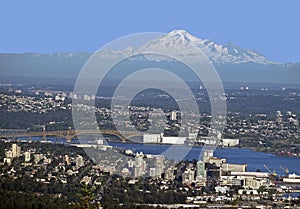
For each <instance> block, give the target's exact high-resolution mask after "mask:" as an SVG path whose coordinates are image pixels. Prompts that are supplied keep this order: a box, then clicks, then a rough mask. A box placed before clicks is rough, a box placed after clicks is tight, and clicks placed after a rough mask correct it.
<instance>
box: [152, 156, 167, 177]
mask: <svg viewBox="0 0 300 209" xmlns="http://www.w3.org/2000/svg"><path fill="white" fill-rule="evenodd" d="M164 159H165V158H164V156H163V155H161V156H157V157H156V159H155V165H154V167H155V177H156V178H161V175H162V173H163V172H164Z"/></svg>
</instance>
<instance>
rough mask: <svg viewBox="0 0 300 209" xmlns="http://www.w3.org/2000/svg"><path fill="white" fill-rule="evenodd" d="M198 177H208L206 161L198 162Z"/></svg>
mask: <svg viewBox="0 0 300 209" xmlns="http://www.w3.org/2000/svg"><path fill="white" fill-rule="evenodd" d="M196 177H197V178H205V177H206V170H205V163H204V162H202V161H201V160H199V161H198V162H197V174H196Z"/></svg>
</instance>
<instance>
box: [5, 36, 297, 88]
mask: <svg viewBox="0 0 300 209" xmlns="http://www.w3.org/2000/svg"><path fill="white" fill-rule="evenodd" d="M157 37H158V36H157ZM177 49H178V51H177V52H179V53H176V54H177V55H178V54H179V55H182V57H184V58H185V59H189V61H193V62H200V61H201V60H199V55H198V54H197V53H195V49H196V50H197V51H198V49H199V50H201V51H202V52H203V53H204V54H205V55H206V57H207V59H209V60H210V61H211V62H212V63H213V64H214V66H215V68H216V70H217V72H218V73H219V76H220V77H221V79H222V80H223V81H233V82H240V81H243V82H271V83H274V82H277V83H297V84H299V78H300V64H299V63H288V64H282V63H276V62H272V61H270V60H268V59H267V58H266V57H264V56H263V55H261V54H259V53H257V52H255V51H253V50H247V49H243V48H240V47H237V46H235V45H233V44H230V43H229V44H224V45H223V44H218V43H215V42H213V41H211V40H208V39H200V38H197V37H195V36H193V35H191V34H189V33H188V32H186V31H184V30H174V31H172V32H170V33H168V34H165V35H161V36H159V37H158V38H155V39H152V40H150V41H148V42H146V43H144V44H143V45H140V46H139V47H135V48H134V47H133V46H128V47H127V48H124V49H121V50H120V49H119V50H114V49H109V48H106V49H105V50H102V51H100V52H98V53H97V54H96V56H100V57H101V58H105V59H111V58H117V59H119V58H124V57H130V56H131V58H130V59H129V60H132V61H133V62H132V64H133V65H136V64H139V63H137V62H136V61H138V62H144V61H148V60H150V61H156V62H157V61H162V60H164V61H170V60H169V59H166V58H165V57H163V56H153V55H151V56H149V55H142V56H134V55H139V54H140V53H141V52H145V51H146V52H147V51H149V52H151V51H155V52H160V53H161V54H166V55H169V54H172V50H177ZM170 52H171V53H170ZM92 55H93V53H90V52H59V53H53V54H38V53H23V54H16V53H0V77H1V76H43V77H72V78H76V77H77V76H78V73H79V72H80V70H81V69H82V67H83V66H84V64H85V63H86V62H87V61H88V59H89V57H91V56H92ZM184 61H185V60H184ZM164 64H170V63H164ZM128 68H130V67H128ZM124 71H128V69H126V68H124Z"/></svg>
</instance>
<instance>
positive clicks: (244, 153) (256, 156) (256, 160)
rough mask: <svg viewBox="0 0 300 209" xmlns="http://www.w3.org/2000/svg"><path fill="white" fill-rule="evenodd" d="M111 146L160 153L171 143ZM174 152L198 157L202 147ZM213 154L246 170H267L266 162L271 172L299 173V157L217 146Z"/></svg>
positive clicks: (179, 147)
mask: <svg viewBox="0 0 300 209" xmlns="http://www.w3.org/2000/svg"><path fill="white" fill-rule="evenodd" d="M109 144H110V145H112V146H113V147H118V148H125V149H132V150H134V151H136V152H143V153H147V154H162V153H164V152H166V151H167V150H168V149H170V147H174V145H173V146H171V145H158V144H135V143H119V142H109ZM175 150H176V152H178V153H175V154H174V156H173V159H175V160H181V159H178V158H177V157H178V156H180V157H181V158H182V156H181V154H180V153H182V152H183V153H186V152H187V151H189V152H188V153H187V155H185V156H184V160H186V159H188V160H193V159H199V155H200V153H201V150H202V147H192V148H191V147H186V146H178V145H176V148H175ZM214 156H215V157H218V158H225V159H226V161H227V162H228V163H235V164H247V165H248V171H257V170H260V171H262V172H267V170H266V168H265V167H264V164H266V165H267V166H268V167H269V168H270V170H271V171H272V172H273V170H275V171H276V172H277V174H279V175H285V172H284V171H283V170H282V169H281V168H280V165H281V166H283V167H284V168H288V169H289V171H290V173H296V174H300V157H284V156H277V155H274V154H269V153H264V152H255V151H252V150H250V149H246V148H218V149H216V150H215V152H214Z"/></svg>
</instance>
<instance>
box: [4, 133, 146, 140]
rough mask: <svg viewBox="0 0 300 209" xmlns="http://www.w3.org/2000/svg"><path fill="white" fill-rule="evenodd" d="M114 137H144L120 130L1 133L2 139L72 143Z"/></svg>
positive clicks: (123, 138)
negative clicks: (82, 137) (86, 137)
mask: <svg viewBox="0 0 300 209" xmlns="http://www.w3.org/2000/svg"><path fill="white" fill-rule="evenodd" d="M88 134H92V135H97V134H98V135H99V137H100V136H103V135H113V136H116V137H118V138H119V139H120V140H121V141H126V140H127V139H129V138H131V137H138V136H142V133H140V132H130V131H118V130H76V131H74V130H64V131H40V132H16V133H0V138H14V139H17V138H20V137H28V138H30V137H43V139H44V140H46V137H49V136H53V137H60V138H65V139H66V141H68V142H71V141H72V139H73V138H75V137H78V136H80V135H88Z"/></svg>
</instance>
